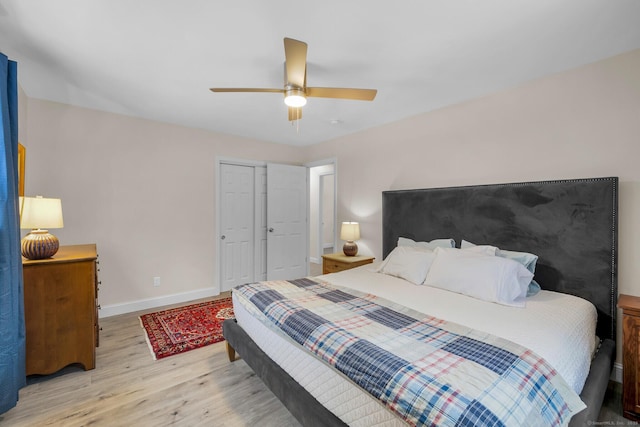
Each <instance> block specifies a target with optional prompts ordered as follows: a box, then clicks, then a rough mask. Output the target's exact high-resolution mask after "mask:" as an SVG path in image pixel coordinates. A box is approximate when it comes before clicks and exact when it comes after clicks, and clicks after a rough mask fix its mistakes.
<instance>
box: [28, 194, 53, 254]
mask: <svg viewBox="0 0 640 427" xmlns="http://www.w3.org/2000/svg"><path fill="white" fill-rule="evenodd" d="M63 226H64V223H63V221H62V202H61V201H60V199H45V198H43V197H42V196H36V197H20V228H27V229H29V228H30V229H31V232H30V233H29V234H27V235H26V236H24V239H22V244H21V251H22V256H23V257H25V258H28V259H44V258H50V257H52V256H53V255H55V253H56V252H58V248H59V247H60V242H58V238H57V237H56V236H54V235H53V234H50V233H49V231H48V230H47V229H48V228H62V227H63Z"/></svg>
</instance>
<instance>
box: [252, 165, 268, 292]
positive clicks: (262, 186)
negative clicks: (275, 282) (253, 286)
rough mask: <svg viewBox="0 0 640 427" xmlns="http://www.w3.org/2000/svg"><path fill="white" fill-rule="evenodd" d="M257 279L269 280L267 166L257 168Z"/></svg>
mask: <svg viewBox="0 0 640 427" xmlns="http://www.w3.org/2000/svg"><path fill="white" fill-rule="evenodd" d="M255 207H256V213H255V232H256V239H255V258H254V259H255V269H254V271H255V280H256V281H260V280H267V168H266V167H264V166H256V168H255Z"/></svg>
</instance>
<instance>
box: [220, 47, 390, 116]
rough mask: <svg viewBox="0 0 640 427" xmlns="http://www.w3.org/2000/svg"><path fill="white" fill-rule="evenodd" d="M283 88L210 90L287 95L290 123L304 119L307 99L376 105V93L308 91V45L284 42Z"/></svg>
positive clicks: (319, 88) (340, 89) (340, 90)
mask: <svg viewBox="0 0 640 427" xmlns="http://www.w3.org/2000/svg"><path fill="white" fill-rule="evenodd" d="M284 56H285V64H284V66H285V67H284V72H285V76H284V88H283V89H262V88H220V87H213V88H211V91H212V92H273V93H282V94H284V103H285V104H286V105H287V107H288V109H289V120H290V121H293V120H300V119H301V118H302V107H303V106H304V105H305V104H306V103H307V98H308V97H312V98H339V99H355V100H358V101H373V99H374V98H375V97H376V93H377V92H378V91H377V90H375V89H352V88H337V87H307V44H306V43H305V42H301V41H299V40H294V39H290V38H286V37H285V39H284Z"/></svg>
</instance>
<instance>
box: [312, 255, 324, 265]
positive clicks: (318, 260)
mask: <svg viewBox="0 0 640 427" xmlns="http://www.w3.org/2000/svg"><path fill="white" fill-rule="evenodd" d="M309 262H312V263H314V264H322V263H321V262H320V259H319V258H317V257H314V256H310V257H309Z"/></svg>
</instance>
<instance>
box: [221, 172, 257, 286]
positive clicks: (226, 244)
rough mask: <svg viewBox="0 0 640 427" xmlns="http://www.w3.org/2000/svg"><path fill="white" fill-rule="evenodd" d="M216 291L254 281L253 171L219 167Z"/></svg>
mask: <svg viewBox="0 0 640 427" xmlns="http://www.w3.org/2000/svg"><path fill="white" fill-rule="evenodd" d="M220 178H221V183H220V194H221V196H220V197H221V212H220V269H221V273H220V277H221V283H220V288H221V290H222V291H228V290H230V289H231V288H233V287H234V286H236V285H241V284H244V283H247V282H252V281H253V280H254V248H255V246H254V226H255V219H254V185H255V181H254V168H253V167H251V166H239V165H229V164H221V165H220Z"/></svg>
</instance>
